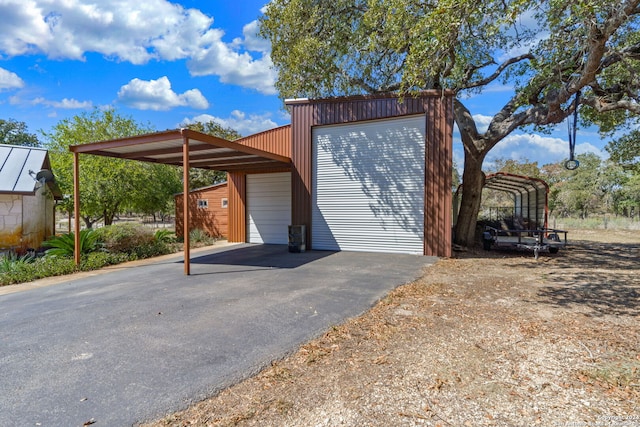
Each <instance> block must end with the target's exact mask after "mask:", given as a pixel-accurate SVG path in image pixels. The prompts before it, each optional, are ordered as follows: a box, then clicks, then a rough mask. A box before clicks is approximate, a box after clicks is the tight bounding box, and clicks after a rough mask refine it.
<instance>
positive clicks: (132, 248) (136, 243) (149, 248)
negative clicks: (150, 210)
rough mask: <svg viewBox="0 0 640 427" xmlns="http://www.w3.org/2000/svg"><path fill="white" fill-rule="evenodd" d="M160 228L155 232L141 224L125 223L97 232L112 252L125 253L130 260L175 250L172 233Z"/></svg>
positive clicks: (105, 247)
mask: <svg viewBox="0 0 640 427" xmlns="http://www.w3.org/2000/svg"><path fill="white" fill-rule="evenodd" d="M166 231H167V230H158V231H157V232H156V233H155V234H154V233H153V232H152V231H151V230H150V229H149V228H147V227H145V226H143V225H140V224H132V223H123V224H113V225H109V226H106V227H103V228H99V229H98V230H96V232H97V233H98V235H99V238H100V240H102V241H103V242H104V249H105V250H106V251H107V252H110V253H124V254H127V255H128V256H129V260H134V259H144V258H150V257H154V256H158V255H165V254H169V253H172V252H175V249H174V248H173V246H172V243H170V242H171V240H172V236H171V235H172V233H171V232H166Z"/></svg>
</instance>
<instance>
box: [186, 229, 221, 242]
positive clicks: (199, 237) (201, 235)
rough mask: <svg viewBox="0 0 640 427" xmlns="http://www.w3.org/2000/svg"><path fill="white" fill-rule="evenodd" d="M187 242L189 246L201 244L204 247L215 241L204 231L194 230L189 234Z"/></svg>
mask: <svg viewBox="0 0 640 427" xmlns="http://www.w3.org/2000/svg"><path fill="white" fill-rule="evenodd" d="M189 240H190V242H191V244H194V243H201V244H204V245H210V244H212V243H213V242H215V239H214V238H213V237H211V236H209V235H208V234H207V232H206V231H204V230H202V229H200V228H194V229H193V230H191V231H190V232H189Z"/></svg>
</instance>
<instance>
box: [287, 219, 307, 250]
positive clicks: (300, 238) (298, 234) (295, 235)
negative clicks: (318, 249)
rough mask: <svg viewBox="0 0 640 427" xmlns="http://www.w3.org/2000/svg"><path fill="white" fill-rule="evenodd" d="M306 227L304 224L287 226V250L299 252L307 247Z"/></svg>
mask: <svg viewBox="0 0 640 427" xmlns="http://www.w3.org/2000/svg"><path fill="white" fill-rule="evenodd" d="M306 241H307V228H306V227H305V226H304V225H290V226H289V252H295V253H300V252H304V251H305V250H306V249H307V244H306Z"/></svg>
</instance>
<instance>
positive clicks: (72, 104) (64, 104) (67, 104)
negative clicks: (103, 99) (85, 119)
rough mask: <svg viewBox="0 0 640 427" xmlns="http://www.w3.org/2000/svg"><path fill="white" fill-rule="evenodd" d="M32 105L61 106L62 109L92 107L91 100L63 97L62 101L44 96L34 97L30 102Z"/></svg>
mask: <svg viewBox="0 0 640 427" xmlns="http://www.w3.org/2000/svg"><path fill="white" fill-rule="evenodd" d="M30 103H31V104H33V105H46V106H47V107H53V108H61V109H64V110H79V109H88V108H91V107H93V103H92V102H91V101H78V100H76V99H69V98H63V99H62V101H50V100H47V99H44V98H36V99H34V100H33V101H31V102H30Z"/></svg>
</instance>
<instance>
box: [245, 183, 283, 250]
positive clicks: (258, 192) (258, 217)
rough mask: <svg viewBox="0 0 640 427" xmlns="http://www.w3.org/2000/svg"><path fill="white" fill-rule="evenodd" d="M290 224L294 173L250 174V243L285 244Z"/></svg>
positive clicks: (248, 184)
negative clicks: (292, 176)
mask: <svg viewBox="0 0 640 427" xmlns="http://www.w3.org/2000/svg"><path fill="white" fill-rule="evenodd" d="M290 224H291V173H290V172H283V173H261V174H250V175H247V231H248V233H247V234H248V241H249V243H273V244H282V245H286V244H287V243H288V241H289V234H288V226H289V225H290Z"/></svg>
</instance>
